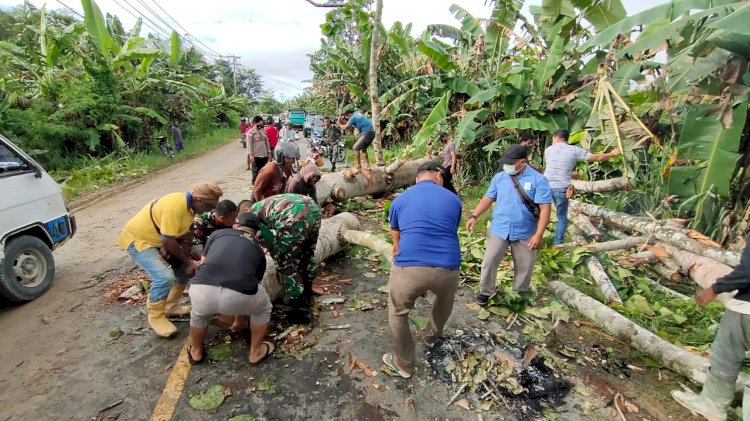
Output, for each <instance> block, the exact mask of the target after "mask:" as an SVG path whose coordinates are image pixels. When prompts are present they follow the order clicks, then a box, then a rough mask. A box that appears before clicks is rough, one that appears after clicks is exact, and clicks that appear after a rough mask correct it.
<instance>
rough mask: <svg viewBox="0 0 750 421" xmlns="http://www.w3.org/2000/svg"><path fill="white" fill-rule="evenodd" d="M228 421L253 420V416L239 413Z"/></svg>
mask: <svg viewBox="0 0 750 421" xmlns="http://www.w3.org/2000/svg"><path fill="white" fill-rule="evenodd" d="M229 421H255V418H253V416H252V415H248V414H241V415H236V416H234V417H232V418H230V419H229Z"/></svg>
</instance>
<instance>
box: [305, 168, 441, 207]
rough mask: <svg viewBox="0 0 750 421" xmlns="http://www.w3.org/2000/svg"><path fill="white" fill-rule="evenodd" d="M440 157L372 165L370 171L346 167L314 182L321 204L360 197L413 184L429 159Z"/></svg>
mask: <svg viewBox="0 0 750 421" xmlns="http://www.w3.org/2000/svg"><path fill="white" fill-rule="evenodd" d="M440 159H441V158H440V157H439V156H438V157H435V158H432V159H427V158H422V159H416V160H413V161H408V162H402V161H399V160H397V161H396V162H394V163H393V164H391V165H390V166H389V167H387V168H384V167H373V168H372V169H370V170H369V171H357V170H352V169H348V170H343V171H339V172H334V173H325V174H323V176H322V177H321V178H320V181H318V183H317V184H316V185H315V189H316V191H317V199H318V203H319V204H321V205H322V204H324V203H326V202H330V201H338V200H342V199H350V198H352V197H357V196H367V195H370V194H375V193H383V192H386V191H391V190H396V189H400V188H402V187H406V186H410V185H412V184H414V182H415V181H416V178H417V169H418V168H419V166H420V165H422V164H424V163H425V162H428V161H430V160H435V161H438V160H440Z"/></svg>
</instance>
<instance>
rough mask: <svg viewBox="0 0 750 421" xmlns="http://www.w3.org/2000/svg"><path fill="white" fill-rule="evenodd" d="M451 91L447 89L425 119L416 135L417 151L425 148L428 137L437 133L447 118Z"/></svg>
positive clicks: (415, 144) (415, 145)
mask: <svg viewBox="0 0 750 421" xmlns="http://www.w3.org/2000/svg"><path fill="white" fill-rule="evenodd" d="M450 98H451V91H450V90H449V91H446V92H445V94H443V96H442V97H441V98H440V101H438V103H437V105H435V108H433V109H432V112H430V115H429V116H428V117H427V120H425V122H424V124H423V125H422V128H421V129H419V133H417V135H416V136H414V147H415V148H416V149H417V151H419V150H421V149H423V148H424V145H425V142H426V141H427V139H428V138H430V137H432V136H434V135H435V134H437V131H438V128H439V127H440V123H441V122H442V121H443V120H445V118H446V115H447V113H448V103H449V102H450Z"/></svg>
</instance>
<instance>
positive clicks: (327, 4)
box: [305, 0, 344, 7]
mask: <svg viewBox="0 0 750 421" xmlns="http://www.w3.org/2000/svg"><path fill="white" fill-rule="evenodd" d="M305 1H306V2H308V3H310V4H312V5H313V6H315V7H344V5H343V4H336V3H317V2H314V1H313V0H305Z"/></svg>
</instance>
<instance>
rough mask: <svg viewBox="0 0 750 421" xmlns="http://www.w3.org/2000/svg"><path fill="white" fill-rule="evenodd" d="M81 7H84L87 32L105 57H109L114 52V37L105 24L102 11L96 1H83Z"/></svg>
mask: <svg viewBox="0 0 750 421" xmlns="http://www.w3.org/2000/svg"><path fill="white" fill-rule="evenodd" d="M81 5H82V6H83V13H84V19H83V20H84V22H85V23H86V32H88V34H89V36H90V37H91V39H92V40H93V41H94V44H95V45H96V47H97V48H98V49H99V52H100V53H101V54H102V55H103V56H105V57H106V56H109V53H110V52H111V51H112V36H111V35H110V34H109V30H107V25H106V24H105V23H104V16H102V11H101V10H100V9H99V6H98V5H97V4H96V2H95V1H94V0H81Z"/></svg>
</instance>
